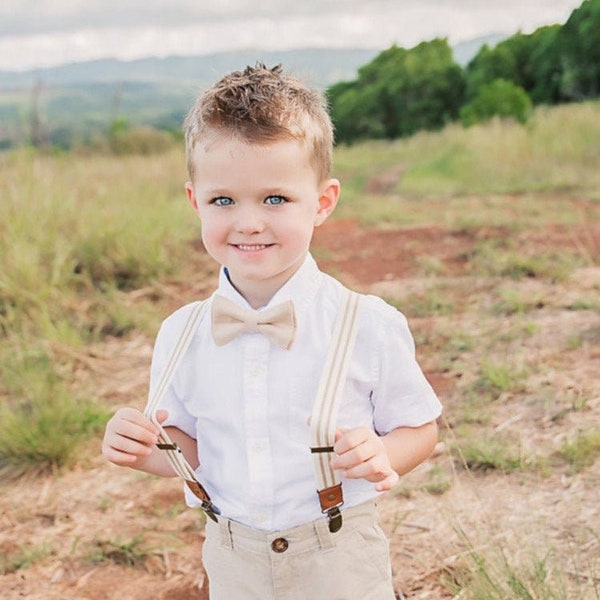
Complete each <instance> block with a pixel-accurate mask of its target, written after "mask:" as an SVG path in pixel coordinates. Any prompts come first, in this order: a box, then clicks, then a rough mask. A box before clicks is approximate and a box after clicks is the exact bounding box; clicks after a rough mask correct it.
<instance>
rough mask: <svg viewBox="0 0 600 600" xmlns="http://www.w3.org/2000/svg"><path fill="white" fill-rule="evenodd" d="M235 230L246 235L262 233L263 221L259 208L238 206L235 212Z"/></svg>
mask: <svg viewBox="0 0 600 600" xmlns="http://www.w3.org/2000/svg"><path fill="white" fill-rule="evenodd" d="M235 228H236V230H237V231H239V232H240V233H244V234H246V235H249V234H252V233H260V232H261V231H263V230H264V228H265V221H264V218H263V215H262V211H261V210H260V208H259V207H257V206H239V207H238V210H237V211H236V221H235Z"/></svg>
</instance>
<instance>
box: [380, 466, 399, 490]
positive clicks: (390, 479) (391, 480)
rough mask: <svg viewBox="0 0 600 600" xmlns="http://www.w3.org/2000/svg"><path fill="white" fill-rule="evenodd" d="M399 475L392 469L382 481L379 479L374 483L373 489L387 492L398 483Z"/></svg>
mask: <svg viewBox="0 0 600 600" xmlns="http://www.w3.org/2000/svg"><path fill="white" fill-rule="evenodd" d="M399 480H400V477H399V475H398V473H396V471H392V472H391V473H390V474H389V475H388V476H387V477H386V478H385V479H384V480H383V481H379V482H378V483H376V484H375V490H376V491H378V492H388V491H389V490H391V489H393V488H394V486H395V485H396V484H397V483H398V481H399Z"/></svg>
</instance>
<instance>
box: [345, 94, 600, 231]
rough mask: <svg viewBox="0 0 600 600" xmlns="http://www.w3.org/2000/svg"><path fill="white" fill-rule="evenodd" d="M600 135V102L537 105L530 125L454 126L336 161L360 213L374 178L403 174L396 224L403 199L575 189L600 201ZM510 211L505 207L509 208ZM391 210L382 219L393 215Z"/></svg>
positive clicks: (354, 150) (551, 211) (349, 152)
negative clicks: (383, 175) (387, 174)
mask: <svg viewBox="0 0 600 600" xmlns="http://www.w3.org/2000/svg"><path fill="white" fill-rule="evenodd" d="M599 140H600V102H597V101H596V102H589V103H586V104H580V105H570V106H559V107H554V108H538V109H536V110H535V112H534V115H533V118H532V119H531V121H530V123H529V124H528V125H527V126H523V125H519V124H516V123H511V122H501V121H494V122H492V123H488V124H486V125H479V126H475V127H471V128H469V129H466V130H465V129H463V128H462V127H461V126H459V125H451V126H448V127H446V128H445V129H444V130H443V131H442V132H441V133H430V132H422V133H419V134H417V135H415V136H413V137H412V138H410V139H408V140H398V141H394V142H371V143H368V144H366V145H362V144H361V145H360V146H355V147H353V146H351V147H342V148H340V149H339V150H338V152H337V153H336V163H335V164H336V173H337V175H338V176H339V177H340V178H341V179H342V181H344V182H346V183H345V185H346V188H345V191H344V198H345V201H346V202H347V204H348V205H349V206H348V212H352V211H353V209H354V208H357V209H358V210H359V212H361V209H364V208H365V207H366V205H368V204H369V201H370V200H372V198H366V199H364V200H363V196H364V193H365V188H367V189H368V185H367V182H368V181H369V180H371V179H372V178H373V177H374V176H377V175H379V174H380V173H381V172H386V171H388V172H389V171H390V170H394V171H395V172H397V173H399V176H398V181H397V184H396V185H395V187H394V190H393V191H394V194H395V195H396V197H397V201H396V204H395V207H396V212H397V213H399V214H398V215H397V217H396V218H395V219H394V220H395V221H396V222H397V221H398V219H400V220H402V219H403V218H404V217H403V215H402V213H403V211H402V208H403V207H404V206H405V205H404V204H402V203H400V204H399V203H398V200H401V201H403V200H407V199H408V200H410V199H423V198H432V197H438V198H439V197H442V198H448V197H452V196H457V195H467V196H470V195H473V194H475V195H486V196H487V195H494V194H502V195H504V194H532V193H546V192H553V193H554V192H556V191H557V190H570V191H571V192H572V193H573V194H581V195H586V196H588V197H590V198H592V199H594V200H600V192H599V191H598V190H600V172H598V169H597V168H596V166H597V157H598V155H600V142H599ZM365 149H368V153H369V157H370V158H369V160H368V161H365V160H364V155H365ZM399 166H401V168H399ZM466 203H467V201H465V204H466ZM504 204H506V203H504ZM413 207H414V204H411V205H410V208H411V209H412V208H413ZM510 208H511V206H510V205H509V206H506V205H505V206H504V207H503V210H507V209H508V210H510ZM513 208H514V206H513ZM526 210H527V209H526V208H525V211H526ZM557 211H560V207H559V206H557V205H554V206H549V207H547V214H545V215H544V214H542V215H540V216H541V219H542V221H543V220H545V219H547V218H555V217H557V216H558V213H557ZM390 213H391V211H390V212H388V211H386V212H385V213H384V216H385V215H388V216H390V218H393V217H391V215H390ZM550 215H552V217H550ZM438 216H439V215H438ZM471 216H472V218H476V216H475V215H471ZM488 216H489V215H488ZM519 217H520V221H521V222H526V223H529V222H531V223H532V224H535V214H533V213H531V214H527V213H526V212H524V213H523V212H521V213H520V214H519ZM564 218H570V219H573V218H577V215H570V216H568V217H567V216H566V215H562V219H564ZM538 222H539V221H538ZM555 222H556V221H555ZM557 222H561V220H558V221H557Z"/></svg>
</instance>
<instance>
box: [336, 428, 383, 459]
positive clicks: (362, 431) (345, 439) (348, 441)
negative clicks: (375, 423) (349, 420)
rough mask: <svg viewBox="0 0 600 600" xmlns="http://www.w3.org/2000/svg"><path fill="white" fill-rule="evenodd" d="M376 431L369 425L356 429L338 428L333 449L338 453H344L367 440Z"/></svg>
mask: <svg viewBox="0 0 600 600" xmlns="http://www.w3.org/2000/svg"><path fill="white" fill-rule="evenodd" d="M373 434H374V432H373V431H372V430H371V429H369V428H367V427H355V428H354V429H339V428H338V429H336V431H335V444H334V447H333V450H334V452H335V453H336V454H344V453H346V452H348V451H349V450H352V449H353V448H356V447H357V446H359V445H360V444H363V443H364V442H366V441H367V440H368V439H370V437H371V436H372V435H373Z"/></svg>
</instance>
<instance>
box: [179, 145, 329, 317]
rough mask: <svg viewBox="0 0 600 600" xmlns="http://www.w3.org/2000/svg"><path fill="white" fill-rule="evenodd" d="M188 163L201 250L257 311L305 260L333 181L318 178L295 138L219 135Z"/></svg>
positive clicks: (199, 148) (325, 214)
mask: <svg viewBox="0 0 600 600" xmlns="http://www.w3.org/2000/svg"><path fill="white" fill-rule="evenodd" d="M192 158H193V161H194V169H195V172H194V181H193V182H188V183H187V184H186V191H187V195H188V199H189V201H190V203H191V204H192V206H193V208H194V210H195V211H196V213H197V214H198V216H199V217H200V220H201V222H202V240H203V242H204V245H205V247H206V250H207V251H208V252H209V254H210V255H211V256H212V257H213V258H214V259H215V260H216V261H218V262H219V263H220V264H222V265H224V266H226V267H227V269H228V271H229V276H230V279H231V282H232V283H233V285H234V286H235V287H236V288H237V290H238V291H239V292H240V293H241V294H242V295H243V296H244V297H245V298H246V300H247V301H248V302H249V303H250V304H251V305H252V306H254V307H255V308H259V307H260V306H263V305H264V304H266V303H267V302H268V301H269V300H270V299H271V297H272V296H273V295H274V294H275V292H276V291H277V290H278V289H279V288H280V287H281V286H282V285H283V284H284V283H285V282H286V281H287V280H288V279H289V278H290V277H291V276H292V275H293V274H294V273H295V272H296V270H297V269H298V268H299V267H300V265H301V264H302V262H303V261H304V259H305V257H306V253H307V252H308V248H309V245H310V241H311V238H312V234H313V230H314V228H315V227H316V226H319V225H321V223H323V222H324V221H325V219H326V218H327V217H328V216H329V214H331V212H332V211H333V209H334V208H335V205H336V203H337V199H338V196H339V189H340V188H339V182H338V181H337V180H335V179H329V180H326V181H324V182H319V181H317V176H316V174H315V171H314V168H313V167H312V166H311V164H310V162H309V153H308V149H307V148H306V147H305V146H304V145H303V144H301V143H300V142H299V141H297V140H281V141H276V142H270V143H268V144H251V143H246V142H243V141H241V140H238V139H233V138H231V137H226V136H219V137H216V138H213V139H212V140H211V141H210V142H208V143H206V144H204V145H200V144H199V145H198V146H197V147H196V148H195V150H194V154H193V157H192Z"/></svg>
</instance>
